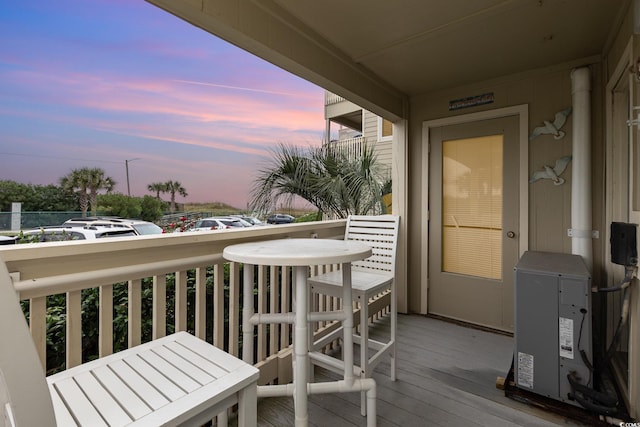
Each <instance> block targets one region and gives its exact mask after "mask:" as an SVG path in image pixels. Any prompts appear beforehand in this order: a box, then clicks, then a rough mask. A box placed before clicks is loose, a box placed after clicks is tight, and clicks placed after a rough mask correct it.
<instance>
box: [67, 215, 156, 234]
mask: <svg viewBox="0 0 640 427" xmlns="http://www.w3.org/2000/svg"><path fill="white" fill-rule="evenodd" d="M62 225H63V226H70V227H85V226H88V225H90V226H96V227H111V228H114V229H116V228H126V229H129V230H133V231H134V233H135V234H137V235H146V234H162V233H164V231H163V230H162V228H161V227H160V226H158V225H156V224H154V223H152V222H148V221H142V220H140V219H128V218H120V217H110V216H89V217H86V218H72V219H69V220H67V221H65V222H64V223H63V224H62Z"/></svg>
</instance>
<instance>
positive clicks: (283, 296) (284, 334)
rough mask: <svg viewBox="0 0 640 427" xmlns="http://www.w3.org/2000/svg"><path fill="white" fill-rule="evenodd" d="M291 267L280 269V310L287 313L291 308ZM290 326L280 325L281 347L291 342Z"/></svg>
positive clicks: (286, 324)
mask: <svg viewBox="0 0 640 427" xmlns="http://www.w3.org/2000/svg"><path fill="white" fill-rule="evenodd" d="M290 271H291V268H289V267H282V268H281V269H280V274H281V278H280V284H281V285H280V289H281V290H280V312H281V313H286V312H288V311H290V310H291V280H290V279H289V277H290V276H289V273H290ZM289 331H290V326H289V324H288V323H283V324H282V325H281V326H280V348H281V349H283V348H286V347H288V346H289V344H291V342H290V340H289Z"/></svg>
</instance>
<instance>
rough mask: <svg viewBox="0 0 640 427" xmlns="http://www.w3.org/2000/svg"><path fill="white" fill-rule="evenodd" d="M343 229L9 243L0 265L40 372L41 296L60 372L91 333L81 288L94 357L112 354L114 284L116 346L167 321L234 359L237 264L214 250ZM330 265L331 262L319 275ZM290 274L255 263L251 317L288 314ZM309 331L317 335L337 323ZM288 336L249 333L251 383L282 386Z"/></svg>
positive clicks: (327, 225)
mask: <svg viewBox="0 0 640 427" xmlns="http://www.w3.org/2000/svg"><path fill="white" fill-rule="evenodd" d="M344 226H345V221H344V220H334V221H322V222H310V223H300V224H291V225H282V226H273V227H254V228H247V229H242V230H230V231H224V232H212V233H176V234H167V235H160V236H138V237H136V238H126V239H123V238H113V239H104V240H102V241H72V242H52V243H43V244H24V245H13V246H6V247H2V248H0V258H2V260H3V261H4V262H5V263H6V264H7V267H8V269H9V272H10V273H11V276H12V279H13V283H14V287H15V289H16V291H17V293H18V294H19V296H20V299H21V300H25V301H28V318H29V326H30V329H31V334H32V337H33V340H34V343H35V345H36V348H37V351H38V354H39V356H40V359H41V361H42V362H43V366H46V361H47V339H49V340H52V339H57V338H55V337H53V338H52V335H51V334H52V331H48V330H47V329H48V328H47V316H51V315H52V314H51V313H48V311H47V299H48V297H49V296H52V295H59V294H63V295H65V300H66V310H65V313H64V317H65V318H66V322H65V324H66V331H64V333H63V339H64V340H65V342H66V346H65V348H66V351H65V357H64V359H65V361H66V363H65V365H66V367H73V366H76V365H78V364H80V363H82V362H83V336H84V337H85V341H86V338H87V337H88V336H90V335H91V334H93V333H94V332H95V331H89V330H83V311H84V309H83V301H82V295H83V294H82V292H83V290H85V289H95V288H97V289H99V301H98V320H97V325H98V327H97V329H98V338H97V340H98V349H97V352H98V356H99V357H102V356H106V355H108V354H111V353H112V352H113V351H114V342H118V340H120V342H123V340H124V337H122V336H118V334H120V335H122V332H118V331H114V311H116V312H118V309H120V312H122V311H123V309H124V308H123V307H117V306H116V307H114V286H127V291H126V292H127V298H126V305H127V307H126V317H127V331H126V340H124V341H125V342H126V345H127V346H129V347H131V346H135V345H137V344H139V343H141V342H142V341H147V340H150V339H156V338H159V337H162V336H164V335H165V334H167V333H168V331H167V319H172V318H173V319H174V320H173V322H171V324H170V325H169V332H170V331H171V330H172V329H174V330H175V331H182V330H189V331H190V332H192V333H194V334H195V335H196V336H198V337H200V338H203V339H207V338H208V341H210V342H212V344H214V345H215V346H217V347H219V348H223V349H224V350H226V351H228V352H229V353H231V354H233V355H235V356H238V355H240V354H241V346H242V342H241V331H240V324H241V319H240V316H241V307H240V305H241V298H240V297H241V289H242V283H241V280H242V279H241V277H242V274H241V268H242V266H241V265H239V264H237V263H229V262H226V261H225V260H224V259H223V258H222V251H223V249H224V248H225V247H226V246H228V245H231V244H235V243H244V242H249V241H259V240H270V239H280V238H301V237H306V238H308V237H312V236H313V237H318V238H337V239H339V238H342V237H343V235H344ZM225 265H228V267H225ZM333 268H337V266H324V267H320V268H318V269H319V270H322V271H326V270H329V269H333ZM225 269H228V274H225ZM290 271H291V269H290V268H280V267H274V266H271V267H269V266H265V267H259V269H258V271H257V274H256V281H257V285H256V287H257V291H256V294H257V296H256V299H257V308H256V311H257V312H263V313H266V312H273V313H278V312H284V311H289V309H290V307H291V299H292V295H291V279H290ZM168 278H171V279H172V280H167V279H168ZM122 282H124V283H126V285H124V284H122ZM173 286H175V288H173ZM143 288H144V293H145V295H146V294H148V293H149V292H151V293H152V295H153V296H152V302H151V305H152V307H151V315H150V316H151V319H150V320H151V332H150V334H149V333H147V334H146V335H147V336H146V337H145V334H143V332H142V329H143V328H142V325H143V323H147V324H148V321H149V319H148V318H146V316H148V314H147V315H146V316H145V318H143V315H142V313H143V312H145V313H148V312H149V309H148V304H149V302H148V301H147V300H148V298H147V300H145V299H144V298H143V297H142V293H143ZM167 291H170V292H169V294H174V295H175V304H173V305H171V306H167V301H168V300H167V293H168V292H167ZM207 291H209V292H207ZM208 298H209V301H207V299H208ZM211 300H212V301H211ZM381 302H382V301H378V302H377V303H373V305H374V306H376V307H379V311H382V310H384V307H382V305H384V304H380V303H381ZM143 304H144V305H145V307H146V308H145V309H144V310H143ZM315 304H316V305H317V306H320V307H321V308H328V309H331V307H332V306H335V305H336V304H338V302H337V301H335V300H333V299H330V298H325V297H322V298H317V297H316V301H315ZM372 312H373V311H372ZM85 314H86V313H85ZM355 318H357V316H356V317H355ZM94 326H95V324H94ZM316 326H317V328H316V334H317V335H318V336H321V335H323V334H324V333H327V332H329V331H330V330H331V329H332V328H333V327H336V325H326V324H318V325H316ZM85 329H86V328H85ZM94 329H95V327H94ZM47 333H49V337H47ZM148 335H150V336H148ZM290 335H291V334H290V330H289V325H262V326H261V327H260V328H258V330H257V337H256V345H255V348H256V353H257V354H256V356H257V358H256V360H258V361H259V362H258V363H257V366H258V367H259V368H260V369H261V378H260V383H262V384H266V383H269V382H272V381H275V380H276V379H277V380H278V381H279V382H280V383H284V382H287V381H288V380H289V378H290V364H288V367H287V363H282V359H283V358H289V357H290V351H289V350H288V347H289V346H290V344H291V337H290ZM50 343H51V342H50ZM85 358H86V355H85ZM50 368H51V367H50Z"/></svg>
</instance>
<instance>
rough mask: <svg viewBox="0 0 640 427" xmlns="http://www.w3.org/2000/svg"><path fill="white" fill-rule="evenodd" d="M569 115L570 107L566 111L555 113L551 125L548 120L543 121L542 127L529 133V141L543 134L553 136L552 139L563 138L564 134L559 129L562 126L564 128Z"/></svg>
mask: <svg viewBox="0 0 640 427" xmlns="http://www.w3.org/2000/svg"><path fill="white" fill-rule="evenodd" d="M569 114H571V107H569V108H567V109H566V110H562V111H559V112H557V113H556V117H555V119H554V120H553V123H551V122H550V121H548V120H544V125H543V126H538V127H537V128H535V129H534V130H533V132H531V135H529V141H531V140H533V139H535V138H537V137H538V136H540V135H545V134H549V135H553V138H554V139H562V138H564V135H565V133H564V131H561V130H560V129H561V128H562V126H564V124H565V122H566V121H567V117H569Z"/></svg>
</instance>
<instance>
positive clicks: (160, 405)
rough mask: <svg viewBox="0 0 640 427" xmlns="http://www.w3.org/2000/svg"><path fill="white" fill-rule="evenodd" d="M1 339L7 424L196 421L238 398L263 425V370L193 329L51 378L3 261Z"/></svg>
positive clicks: (0, 401)
mask: <svg viewBox="0 0 640 427" xmlns="http://www.w3.org/2000/svg"><path fill="white" fill-rule="evenodd" d="M0 340H1V341H0V426H24V427H32V426H55V425H58V426H78V425H80V426H83V425H86V426H91V427H94V426H101V425H104V426H125V425H135V426H153V427H156V426H174V425H193V426H197V425H202V424H204V423H206V422H207V421H208V420H211V419H213V418H214V417H215V416H216V414H219V413H223V414H226V410H227V408H229V407H231V406H233V405H234V404H236V403H237V404H238V425H239V426H255V425H256V424H257V402H256V401H257V397H256V396H257V385H256V383H257V380H258V376H259V371H258V369H256V368H255V367H253V366H251V365H249V364H247V363H245V362H243V361H241V360H240V359H238V358H236V357H233V356H231V355H230V354H228V353H225V352H224V351H222V350H220V349H218V348H216V347H214V346H212V345H210V344H208V343H207V342H205V341H203V340H201V339H199V338H196V337H194V336H193V335H191V334H188V333H186V332H179V333H176V334H172V335H170V336H167V337H164V338H161V339H157V340H154V341H151V342H148V343H145V344H142V345H139V346H136V347H133V348H130V349H128V350H124V351H121V352H118V353H115V354H112V355H110V356H107V357H103V358H100V359H97V360H94V361H91V362H88V363H85V364H82V365H80V366H76V367H74V368H71V369H68V370H66V371H63V372H60V373H58V374H55V375H52V376H50V377H48V378H46V379H45V376H44V373H43V369H42V366H41V364H40V360H39V359H38V356H37V354H36V350H35V346H34V344H33V341H32V340H31V336H30V335H29V331H28V328H27V324H26V321H25V319H24V315H23V314H22V310H21V309H20V305H19V302H18V298H17V296H16V294H15V291H14V289H13V285H12V283H11V279H10V277H9V274H8V272H7V269H6V266H5V264H4V262H2V261H0ZM47 386H48V389H47ZM54 414H55V415H54ZM218 421H219V423H218V425H220V424H224V423H226V417H225V416H223V417H220V419H219V420H218ZM220 421H222V422H220Z"/></svg>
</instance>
